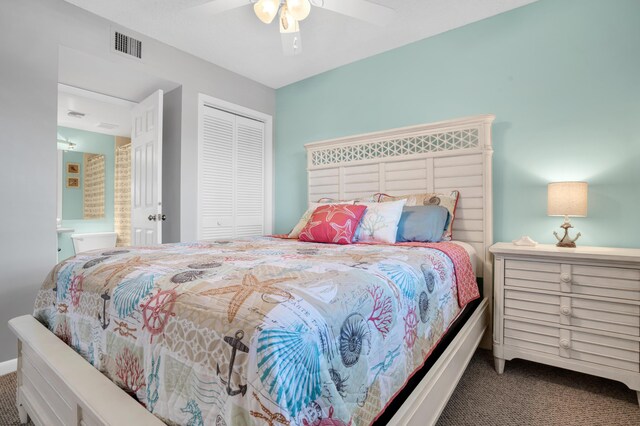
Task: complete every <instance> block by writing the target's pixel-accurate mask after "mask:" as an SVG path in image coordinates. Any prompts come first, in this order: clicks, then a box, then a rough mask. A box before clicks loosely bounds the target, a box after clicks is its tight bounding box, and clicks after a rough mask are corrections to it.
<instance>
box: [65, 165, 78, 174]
mask: <svg viewBox="0 0 640 426" xmlns="http://www.w3.org/2000/svg"><path fill="white" fill-rule="evenodd" d="M67 173H72V174H78V173H80V164H78V163H67Z"/></svg>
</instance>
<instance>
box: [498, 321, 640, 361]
mask: <svg viewBox="0 0 640 426" xmlns="http://www.w3.org/2000/svg"><path fill="white" fill-rule="evenodd" d="M504 344H505V346H513V347H516V348H520V349H525V350H528V351H535V352H541V353H546V354H550V355H555V356H558V357H560V358H569V359H574V360H580V361H585V362H590V363H593V364H599V365H603V366H607V367H613V368H617V369H622V370H628V371H634V372H638V371H640V343H638V342H637V341H633V340H627V339H621V338H615V337H608V336H602V335H597V334H592V333H588V332H584V331H572V330H567V329H564V328H561V327H554V326H551V325H549V326H546V325H540V324H532V323H528V322H525V321H519V320H514V319H508V318H505V320H504Z"/></svg>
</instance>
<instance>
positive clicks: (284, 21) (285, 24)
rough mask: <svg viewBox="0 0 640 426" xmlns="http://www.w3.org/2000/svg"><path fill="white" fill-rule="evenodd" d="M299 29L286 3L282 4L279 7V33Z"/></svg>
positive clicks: (292, 31) (294, 31)
mask: <svg viewBox="0 0 640 426" xmlns="http://www.w3.org/2000/svg"><path fill="white" fill-rule="evenodd" d="M298 31H300V27H299V26H298V21H297V20H296V19H295V18H294V17H293V15H291V12H289V8H288V7H287V4H286V3H285V4H283V5H282V8H281V9H280V32H281V33H285V34H286V33H297V32H298Z"/></svg>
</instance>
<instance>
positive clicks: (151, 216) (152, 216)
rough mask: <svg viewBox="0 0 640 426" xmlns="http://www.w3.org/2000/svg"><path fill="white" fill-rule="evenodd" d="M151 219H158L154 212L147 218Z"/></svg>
mask: <svg viewBox="0 0 640 426" xmlns="http://www.w3.org/2000/svg"><path fill="white" fill-rule="evenodd" d="M147 219H149V220H156V215H154V214H150V215H149V217H148V218H147Z"/></svg>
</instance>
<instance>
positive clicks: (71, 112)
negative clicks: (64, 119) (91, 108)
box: [67, 109, 86, 118]
mask: <svg viewBox="0 0 640 426" xmlns="http://www.w3.org/2000/svg"><path fill="white" fill-rule="evenodd" d="M67 115H68V116H69V117H73V118H83V117H84V116H85V115H86V114H85V113H84V112H80V111H74V110H72V109H70V110H68V111H67Z"/></svg>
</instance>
